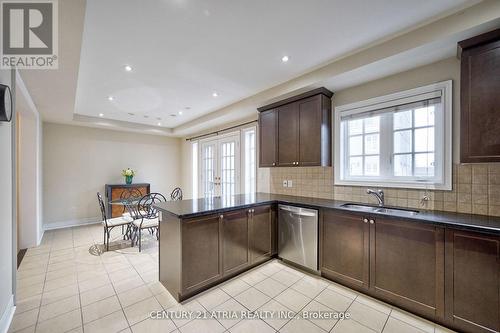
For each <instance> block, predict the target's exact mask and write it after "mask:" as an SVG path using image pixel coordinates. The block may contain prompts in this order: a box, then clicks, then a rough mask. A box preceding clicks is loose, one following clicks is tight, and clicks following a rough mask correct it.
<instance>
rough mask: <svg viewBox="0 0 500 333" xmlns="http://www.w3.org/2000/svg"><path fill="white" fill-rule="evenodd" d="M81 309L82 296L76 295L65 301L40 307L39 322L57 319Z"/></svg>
mask: <svg viewBox="0 0 500 333" xmlns="http://www.w3.org/2000/svg"><path fill="white" fill-rule="evenodd" d="M76 309H80V296H79V295H74V296H70V297H68V298H65V299H63V300H60V301H57V302H54V303H50V304H48V305H44V306H42V307H40V313H39V315H38V321H39V322H41V321H45V320H48V319H50V318H53V317H57V316H59V315H62V314H64V313H67V312H70V311H73V310H76Z"/></svg>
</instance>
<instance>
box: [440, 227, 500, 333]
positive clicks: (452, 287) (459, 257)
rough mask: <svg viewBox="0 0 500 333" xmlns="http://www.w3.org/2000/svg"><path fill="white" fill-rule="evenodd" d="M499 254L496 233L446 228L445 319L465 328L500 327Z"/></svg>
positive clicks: (482, 330)
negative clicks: (492, 234)
mask: <svg viewBox="0 0 500 333" xmlns="http://www.w3.org/2000/svg"><path fill="white" fill-rule="evenodd" d="M499 255H500V238H499V237H494V236H489V235H484V234H479V233H473V232H465V231H457V230H447V231H446V319H447V320H449V322H450V324H451V325H453V326H455V327H457V328H459V329H460V330H463V331H465V332H491V331H499V330H500V322H499V318H500V295H499V292H500V274H499V268H500V266H499ZM490 330H491V331H490Z"/></svg>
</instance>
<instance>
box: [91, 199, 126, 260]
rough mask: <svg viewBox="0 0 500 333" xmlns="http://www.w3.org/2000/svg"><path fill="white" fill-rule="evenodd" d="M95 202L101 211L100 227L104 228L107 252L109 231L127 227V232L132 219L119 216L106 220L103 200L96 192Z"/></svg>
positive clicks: (107, 249)
mask: <svg viewBox="0 0 500 333" xmlns="http://www.w3.org/2000/svg"><path fill="white" fill-rule="evenodd" d="M97 201H98V202H99V208H100V209H101V215H102V225H103V227H104V246H106V251H109V237H110V235H111V230H113V228H114V227H118V226H127V230H129V229H130V225H131V223H132V221H133V219H132V218H131V217H130V216H119V217H114V218H110V219H108V218H107V217H106V207H105V205H104V200H103V199H102V195H101V193H99V192H97Z"/></svg>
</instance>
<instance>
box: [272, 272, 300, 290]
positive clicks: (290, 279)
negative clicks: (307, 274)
mask: <svg viewBox="0 0 500 333" xmlns="http://www.w3.org/2000/svg"><path fill="white" fill-rule="evenodd" d="M271 278H273V279H275V280H276V281H278V282H280V283H282V284H284V285H286V286H287V287H289V286H291V285H292V284H294V283H295V282H297V281H299V280H300V279H301V277H300V276H297V275H295V274H292V273H290V272H289V271H286V270H284V269H283V270H281V271H279V272H277V273H276V274H273V275H271Z"/></svg>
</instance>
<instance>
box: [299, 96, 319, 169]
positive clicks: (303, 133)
mask: <svg viewBox="0 0 500 333" xmlns="http://www.w3.org/2000/svg"><path fill="white" fill-rule="evenodd" d="M297 106H298V113H299V165H302V166H315V165H321V124H322V118H323V117H322V109H321V95H317V96H314V97H311V98H307V99H304V100H302V101H299V102H297Z"/></svg>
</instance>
